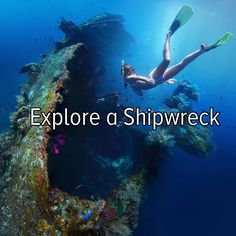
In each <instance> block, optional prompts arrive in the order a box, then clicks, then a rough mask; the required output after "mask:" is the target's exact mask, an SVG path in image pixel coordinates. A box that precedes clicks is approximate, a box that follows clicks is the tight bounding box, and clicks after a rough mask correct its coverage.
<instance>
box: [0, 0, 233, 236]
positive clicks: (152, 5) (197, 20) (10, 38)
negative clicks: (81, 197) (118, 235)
mask: <svg viewBox="0 0 236 236" xmlns="http://www.w3.org/2000/svg"><path fill="white" fill-rule="evenodd" d="M185 4H187V5H191V6H192V7H193V9H194V11H195V13H194V16H193V17H192V19H191V20H190V21H189V22H188V23H187V24H186V25H185V26H184V27H183V28H182V29H180V30H179V31H178V32H177V33H176V34H175V35H174V36H173V38H172V42H171V47H172V59H173V60H172V63H177V62H178V61H179V60H181V59H182V58H183V57H184V56H185V55H186V54H187V53H189V52H191V51H193V50H196V49H198V48H199V46H200V43H202V42H206V43H210V42H213V41H215V40H216V39H217V38H218V37H219V36H221V35H222V34H223V33H224V32H226V31H231V32H233V33H235V32H236V24H235V21H236V16H235V9H236V3H235V1H234V0H225V1H221V0H214V1H211V0H200V1H199V0H192V1H187V0H186V1H179V0H175V1H174V0H166V1H164V0H163V1H158V0H138V1H137V0H136V1H135V0H130V1H127V0H114V1H112V3H111V1H109V3H108V1H107V0H100V1H98V0H96V1H95V0H90V1H88V0H82V1H77V0H62V1H58V0H21V1H19V0H2V1H1V2H0V29H1V34H0V37H1V41H0V42H1V43H0V55H1V57H0V70H1V74H0V75H1V77H0V78H1V86H0V130H7V129H8V126H9V122H8V117H9V113H10V112H11V111H13V110H14V106H15V95H16V94H18V93H19V91H18V86H19V85H20V84H22V83H23V82H24V80H25V77H24V76H21V75H19V74H18V71H19V70H20V68H21V66H22V65H24V64H25V63H29V62H32V61H38V60H39V58H40V54H43V53H45V52H48V51H49V50H50V48H52V46H53V42H54V41H55V40H57V39H59V38H61V37H62V34H61V33H60V32H59V30H58V29H57V25H58V24H59V22H60V18H61V17H65V18H67V19H71V20H73V21H75V22H76V23H79V22H81V21H84V20H86V19H87V18H88V17H91V16H94V15H95V14H97V13H100V12H110V13H118V14H122V15H123V16H124V17H125V19H126V24H125V27H126V29H127V30H128V31H129V32H130V33H131V34H132V35H133V36H134V37H135V39H136V46H135V50H134V49H133V51H132V52H131V53H132V54H131V56H127V55H119V56H118V57H117V58H114V60H117V62H119V61H120V60H121V58H124V59H125V60H126V61H127V62H130V63H132V64H133V65H134V67H135V68H136V69H137V72H139V73H141V74H148V73H149V72H150V70H151V69H152V68H153V67H155V66H156V65H157V64H158V63H159V61H160V60H161V57H162V47H163V42H164V38H165V33H166V31H167V29H168V27H169V25H170V24H171V21H172V20H173V17H174V16H175V14H176V13H177V12H178V10H179V9H180V8H181V6H183V5H185ZM235 42H236V41H235V38H234V40H232V41H231V42H230V43H229V44H228V45H225V46H224V47H222V48H219V49H217V50H215V51H212V52H210V53H209V54H206V55H203V56H202V57H201V58H199V59H198V60H197V61H195V62H194V63H192V64H191V65H190V66H189V67H188V68H186V69H185V70H184V72H183V73H181V74H180V75H178V76H177V77H176V79H183V78H187V79H189V80H191V81H193V82H195V83H196V84H197V85H198V87H199V90H200V93H201V101H200V102H199V104H198V105H197V108H198V109H207V108H208V107H210V106H214V107H215V109H216V110H219V111H221V113H222V114H221V123H222V125H221V127H215V128H214V137H213V138H214V141H215V144H216V146H217V148H216V151H215V152H214V153H213V154H212V155H211V156H209V158H208V159H203V160H202V159H198V158H196V157H193V156H190V155H187V154H185V153H183V152H181V151H180V150H176V152H174V153H173V157H172V158H171V159H170V160H167V161H166V163H165V164H164V166H163V168H162V169H161V174H160V176H159V179H158V180H156V181H155V182H154V183H153V185H152V186H151V189H150V191H149V195H148V197H147V199H146V201H145V202H144V204H143V206H142V208H141V214H140V215H141V216H140V224H139V228H138V229H137V233H136V235H140V236H141V235H144V233H145V235H150V236H152V235H160V236H170V235H178V236H189V235H191V236H195V235H196V236H197V235H198V236H199V235H201V236H205V235H206V236H211V235H214V236H218V235H219V236H221V235H227V236H231V235H236V228H235V218H236V204H235V199H236V171H235V169H236V160H235V156H236V155H235V152H236V124H235V118H236V115H235V114H236V106H235V96H236V95H235V94H236V81H235V80H236V78H235V69H236V60H235V51H236V43H235ZM115 69H116V70H114V71H115V72H114V73H116V74H114V77H115V78H117V81H116V82H115V83H113V84H112V85H109V88H110V87H112V86H113V87H114V89H117V88H118V89H119V90H120V91H121V92H123V85H122V83H121V80H120V79H119V78H120V75H119V73H120V71H119V63H117V68H115ZM173 88H174V87H171V86H168V85H162V86H160V87H157V88H155V89H153V90H150V91H147V92H145V96H144V100H140V98H138V97H136V96H135V95H133V94H132V91H131V90H128V95H129V96H130V97H131V98H132V105H135V104H140V102H141V103H142V106H143V107H147V106H151V107H154V108H155V107H157V105H158V104H159V103H160V101H161V99H162V98H163V97H165V96H168V95H169V94H170V92H171V91H172V90H173ZM126 93H127V92H126ZM121 99H122V98H121ZM5 109H7V111H5Z"/></svg>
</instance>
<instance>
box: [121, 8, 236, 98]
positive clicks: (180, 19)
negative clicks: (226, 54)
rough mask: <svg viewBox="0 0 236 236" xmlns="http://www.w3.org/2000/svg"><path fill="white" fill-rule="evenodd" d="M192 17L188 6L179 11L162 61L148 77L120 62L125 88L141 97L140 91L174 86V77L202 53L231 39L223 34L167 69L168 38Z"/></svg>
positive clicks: (168, 34)
mask: <svg viewBox="0 0 236 236" xmlns="http://www.w3.org/2000/svg"><path fill="white" fill-rule="evenodd" d="M192 15H193V10H192V8H191V7H189V6H184V7H183V8H182V9H181V10H180V11H179V13H178V14H177V16H176V17H175V19H174V21H173V23H172V25H171V27H170V29H169V31H168V33H167V35H166V41H165V45H164V50H163V61H162V62H161V64H160V65H159V66H158V67H156V68H155V69H154V70H153V71H152V72H151V73H150V74H149V76H148V77H144V76H140V75H137V74H136V72H135V70H134V69H133V67H132V66H131V65H129V64H124V61H122V69H121V72H122V77H123V79H124V83H125V87H127V85H128V84H130V85H131V87H132V88H133V90H134V92H135V93H136V94H138V95H142V94H143V93H142V90H147V89H151V88H154V87H156V86H158V85H160V84H163V83H168V84H174V83H175V82H176V80H175V79H174V76H176V75H177V74H178V73H179V72H180V71H182V70H183V69H184V68H185V67H186V66H187V65H188V64H190V63H191V62H192V61H194V60H195V59H196V58H197V57H199V56H200V55H202V54H203V53H205V52H209V51H210V50H212V49H215V48H217V47H219V46H221V45H224V44H225V43H227V42H228V41H229V40H231V38H232V37H233V34H232V33H230V32H228V33H225V34H224V36H223V37H221V38H220V39H219V40H217V41H216V42H215V43H213V44H211V45H209V46H207V45H205V44H202V45H201V47H200V49H199V50H197V51H196V52H193V53H191V54H189V55H188V56H186V57H185V58H184V59H183V60H182V61H181V62H180V63H178V64H176V65H174V66H172V67H170V68H168V66H169V64H170V59H171V56H170V38H171V36H172V35H173V34H174V33H175V32H176V31H177V29H179V28H180V27H181V26H183V25H184V24H185V23H186V22H187V21H188V20H189V19H190V18H191V16H192Z"/></svg>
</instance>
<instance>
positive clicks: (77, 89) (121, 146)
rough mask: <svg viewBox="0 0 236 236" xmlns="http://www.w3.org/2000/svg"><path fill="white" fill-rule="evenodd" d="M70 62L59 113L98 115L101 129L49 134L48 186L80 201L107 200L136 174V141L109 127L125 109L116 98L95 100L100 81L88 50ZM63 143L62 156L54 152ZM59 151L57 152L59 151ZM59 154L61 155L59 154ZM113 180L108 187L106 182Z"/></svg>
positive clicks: (79, 128) (113, 95)
mask: <svg viewBox="0 0 236 236" xmlns="http://www.w3.org/2000/svg"><path fill="white" fill-rule="evenodd" d="M82 53H83V54H82V57H81V53H80V54H79V55H78V56H77V55H75V57H74V58H73V60H70V61H69V62H68V64H67V68H68V70H69V72H70V80H69V81H68V82H67V83H66V84H65V87H66V91H62V94H63V93H64V101H63V103H62V104H60V105H58V107H57V111H58V112H62V113H63V111H64V109H65V108H68V111H69V112H70V113H73V112H79V113H82V112H89V113H91V112H95V111H96V112H98V113H99V114H100V116H101V122H100V125H99V126H92V125H86V126H82V125H80V126H77V127H74V126H60V127H59V128H57V129H56V130H55V131H54V132H52V133H51V141H50V146H49V148H48V151H49V158H48V172H49V180H50V185H51V187H53V188H56V187H57V188H59V189H61V190H63V191H65V192H67V193H70V194H73V195H78V196H79V197H81V198H87V199H89V198H91V197H97V198H98V197H99V198H106V197H108V196H109V194H110V193H111V191H112V189H114V188H116V187H117V186H118V185H119V184H120V183H121V181H122V180H123V179H125V178H127V177H128V176H130V175H131V174H132V172H133V171H132V167H133V162H134V161H133V160H132V159H131V158H128V157H129V156H130V152H131V150H132V140H131V139H130V137H129V134H128V131H127V130H125V129H124V128H123V127H111V126H109V125H107V123H106V122H105V121H106V119H105V117H106V115H107V113H109V112H111V111H112V112H117V113H118V114H119V117H120V118H122V114H123V106H122V105H120V104H119V102H118V94H117V93H116V92H113V93H110V94H107V95H105V96H103V97H102V98H98V97H97V93H96V79H97V78H96V76H94V75H93V74H92V73H91V71H93V70H92V69H93V68H94V67H96V65H95V64H94V60H92V57H93V55H91V52H89V51H87V50H86V48H85V47H84V50H83V51H82ZM58 139H63V141H62V142H63V143H65V144H63V145H61V147H60V153H59V154H58V153H57V154H55V153H53V148H54V146H55V145H57V143H58V142H59V143H60V140H58ZM58 148H59V147H58ZM58 151H59V150H58ZM108 180H109V181H108Z"/></svg>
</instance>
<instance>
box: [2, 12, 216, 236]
mask: <svg viewBox="0 0 236 236" xmlns="http://www.w3.org/2000/svg"><path fill="white" fill-rule="evenodd" d="M123 22H124V20H123V18H122V17H121V16H118V15H110V14H102V15H99V16H96V17H94V18H92V19H90V20H88V21H87V22H85V23H82V24H80V25H75V24H74V23H73V22H71V21H67V20H64V19H63V20H62V22H61V24H60V29H61V30H62V31H63V32H64V34H65V38H64V39H63V40H61V41H60V42H57V43H56V44H55V48H53V49H52V51H51V52H49V53H48V54H47V55H43V56H42V60H41V61H40V62H39V63H30V64H28V65H25V66H24V67H23V68H22V69H21V73H26V74H27V75H28V77H29V80H28V82H27V83H26V84H23V85H22V86H21V88H20V92H21V94H20V95H19V96H17V102H18V105H17V107H16V111H15V112H14V113H13V114H12V115H11V117H10V119H11V129H10V130H9V131H8V132H6V133H3V134H1V135H0V140H1V142H0V165H1V168H0V177H1V180H0V206H1V208H0V209H1V211H0V221H1V223H0V234H1V235H48V236H49V235H50V236H51V235H88V236H92V235H101V236H103V235H104V236H129V235H132V234H133V231H134V230H135V228H136V227H137V225H138V215H139V206H140V204H141V202H142V200H143V199H144V198H145V194H146V193H145V192H146V191H145V189H146V188H148V184H149V183H150V182H151V181H152V179H153V178H154V176H157V175H158V170H159V168H160V167H161V165H162V163H163V162H164V161H165V159H166V157H168V156H169V155H170V153H171V150H172V149H173V148H176V147H177V148H181V149H183V150H184V151H186V152H189V153H192V154H193V155H195V156H199V157H205V156H207V155H208V153H209V152H211V151H212V150H213V145H212V143H211V130H210V129H208V128H207V127H201V126H195V127H191V126H188V125H186V126H184V127H178V126H177V127H176V126H175V127H169V126H167V125H166V126H165V125H164V126H162V127H161V128H158V129H157V130H156V131H144V130H142V129H138V128H137V127H126V126H123V125H117V126H115V127H111V126H108V125H107V124H106V123H103V124H101V125H99V126H98V127H93V126H89V125H88V126H86V127H80V126H79V127H67V126H60V127H57V129H56V130H52V128H51V127H49V126H42V127H35V126H30V122H29V112H30V108H32V107H40V108H41V109H42V111H43V112H46V113H48V112H59V111H62V110H63V109H64V108H65V107H67V108H68V109H69V110H71V111H88V112H89V111H91V112H92V111H98V112H99V113H100V114H104V115H106V114H107V113H108V112H110V111H113V112H117V113H119V114H123V110H124V109H125V106H124V105H122V104H121V103H120V102H119V94H118V93H117V92H116V91H110V92H108V93H105V94H104V95H103V96H101V95H100V94H101V84H102V83H103V80H102V75H103V73H104V70H105V68H106V63H107V58H109V60H110V58H111V56H112V55H113V54H116V53H122V51H124V52H125V51H126V50H127V49H128V48H129V47H130V45H132V44H134V43H135V42H134V39H133V38H132V36H131V35H130V34H129V33H128V32H126V31H125V29H124V23H123ZM117 42H119V43H117ZM117 45H119V48H117ZM117 79H118V78H117ZM198 100H199V94H198V92H197V89H196V88H195V86H194V85H193V84H192V83H191V82H189V81H187V80H184V81H180V82H179V84H178V86H177V87H176V89H175V90H174V92H173V93H172V94H170V95H169V96H168V97H167V98H166V99H165V101H163V106H162V107H161V108H160V110H164V111H166V112H178V111H191V109H192V106H193V105H194V103H195V102H198ZM120 119H122V115H120ZM124 140H125V141H124Z"/></svg>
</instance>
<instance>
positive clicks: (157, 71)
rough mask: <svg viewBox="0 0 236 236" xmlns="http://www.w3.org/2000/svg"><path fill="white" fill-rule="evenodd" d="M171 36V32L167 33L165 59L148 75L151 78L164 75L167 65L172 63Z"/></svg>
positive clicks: (164, 50)
mask: <svg viewBox="0 0 236 236" xmlns="http://www.w3.org/2000/svg"><path fill="white" fill-rule="evenodd" d="M170 36H171V34H170V33H168V34H167V35H166V41H165V45H164V49H163V61H162V62H161V64H160V65H159V66H158V67H156V68H155V69H154V70H153V71H152V72H151V73H150V74H149V76H148V78H149V79H154V80H156V79H158V78H160V77H162V75H163V74H164V72H165V71H166V69H167V67H168V66H169V64H170Z"/></svg>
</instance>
